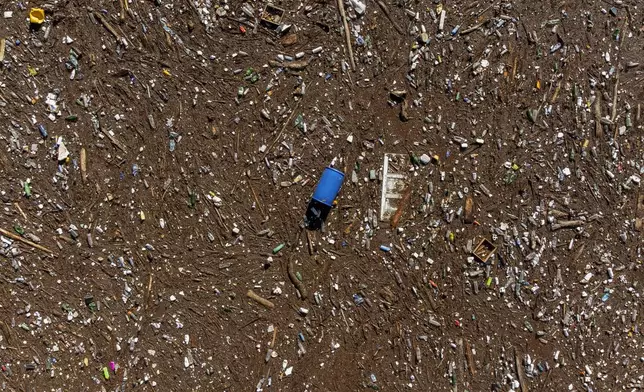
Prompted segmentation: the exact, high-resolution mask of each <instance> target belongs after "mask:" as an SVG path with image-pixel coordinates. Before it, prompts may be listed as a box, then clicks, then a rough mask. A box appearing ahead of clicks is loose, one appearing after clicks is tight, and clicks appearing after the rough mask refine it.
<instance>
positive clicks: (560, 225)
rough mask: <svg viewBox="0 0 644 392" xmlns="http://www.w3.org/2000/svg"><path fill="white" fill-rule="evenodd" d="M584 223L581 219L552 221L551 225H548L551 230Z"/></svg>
mask: <svg viewBox="0 0 644 392" xmlns="http://www.w3.org/2000/svg"><path fill="white" fill-rule="evenodd" d="M585 223H586V222H584V221H582V220H571V221H560V222H558V223H553V224H552V226H550V229H551V230H552V231H555V230H559V229H570V228H574V227H579V226H583V225H584V224H585Z"/></svg>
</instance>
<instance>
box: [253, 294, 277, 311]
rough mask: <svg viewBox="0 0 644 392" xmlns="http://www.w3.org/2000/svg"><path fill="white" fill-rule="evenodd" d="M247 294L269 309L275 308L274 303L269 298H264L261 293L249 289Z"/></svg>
mask: <svg viewBox="0 0 644 392" xmlns="http://www.w3.org/2000/svg"><path fill="white" fill-rule="evenodd" d="M246 296H247V297H248V298H250V299H252V300H253V301H255V302H257V303H258V304H260V305H262V306H265V307H267V308H269V309H273V308H274V307H275V304H274V303H272V302H271V301H269V300H267V299H266V298H262V297H260V296H259V295H257V294H255V292H254V291H253V290H248V292H247V293H246Z"/></svg>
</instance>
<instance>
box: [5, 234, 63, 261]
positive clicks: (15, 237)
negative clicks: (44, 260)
mask: <svg viewBox="0 0 644 392" xmlns="http://www.w3.org/2000/svg"><path fill="white" fill-rule="evenodd" d="M0 233H1V234H2V235H5V236H7V237H9V238H11V239H13V240H16V241H20V242H22V243H23V244H27V245H29V246H31V247H34V248H36V249H39V250H42V251H43V252H46V253H49V254H50V255H53V254H54V252H52V251H51V250H49V249H47V248H45V247H44V246H42V245H38V244H37V243H35V242H31V241H29V240H27V239H24V238H22V237H21V236H19V235H17V234H13V233H12V232H10V231H7V230H5V229H0Z"/></svg>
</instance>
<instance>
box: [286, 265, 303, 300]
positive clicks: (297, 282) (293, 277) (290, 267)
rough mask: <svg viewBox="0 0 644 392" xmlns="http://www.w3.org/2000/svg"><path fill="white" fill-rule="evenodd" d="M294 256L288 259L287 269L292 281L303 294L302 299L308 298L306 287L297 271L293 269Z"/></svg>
mask: <svg viewBox="0 0 644 392" xmlns="http://www.w3.org/2000/svg"><path fill="white" fill-rule="evenodd" d="M293 269H294V268H293V258H291V259H290V260H289V261H288V265H287V266H286V271H287V272H288V278H289V279H290V280H291V283H293V286H295V288H296V289H297V291H299V292H300V295H301V296H302V299H306V297H307V296H308V293H307V292H306V288H305V287H304V284H303V283H302V282H300V280H299V279H298V278H297V275H296V274H295V271H293Z"/></svg>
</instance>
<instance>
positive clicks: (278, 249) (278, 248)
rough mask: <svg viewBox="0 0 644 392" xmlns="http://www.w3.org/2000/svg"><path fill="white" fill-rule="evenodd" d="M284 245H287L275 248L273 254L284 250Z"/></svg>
mask: <svg viewBox="0 0 644 392" xmlns="http://www.w3.org/2000/svg"><path fill="white" fill-rule="evenodd" d="M284 245H285V244H283V243H282V244H279V245H277V246H276V247H275V248H273V254H277V253H278V252H279V251H280V250H282V249H283V248H284Z"/></svg>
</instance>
